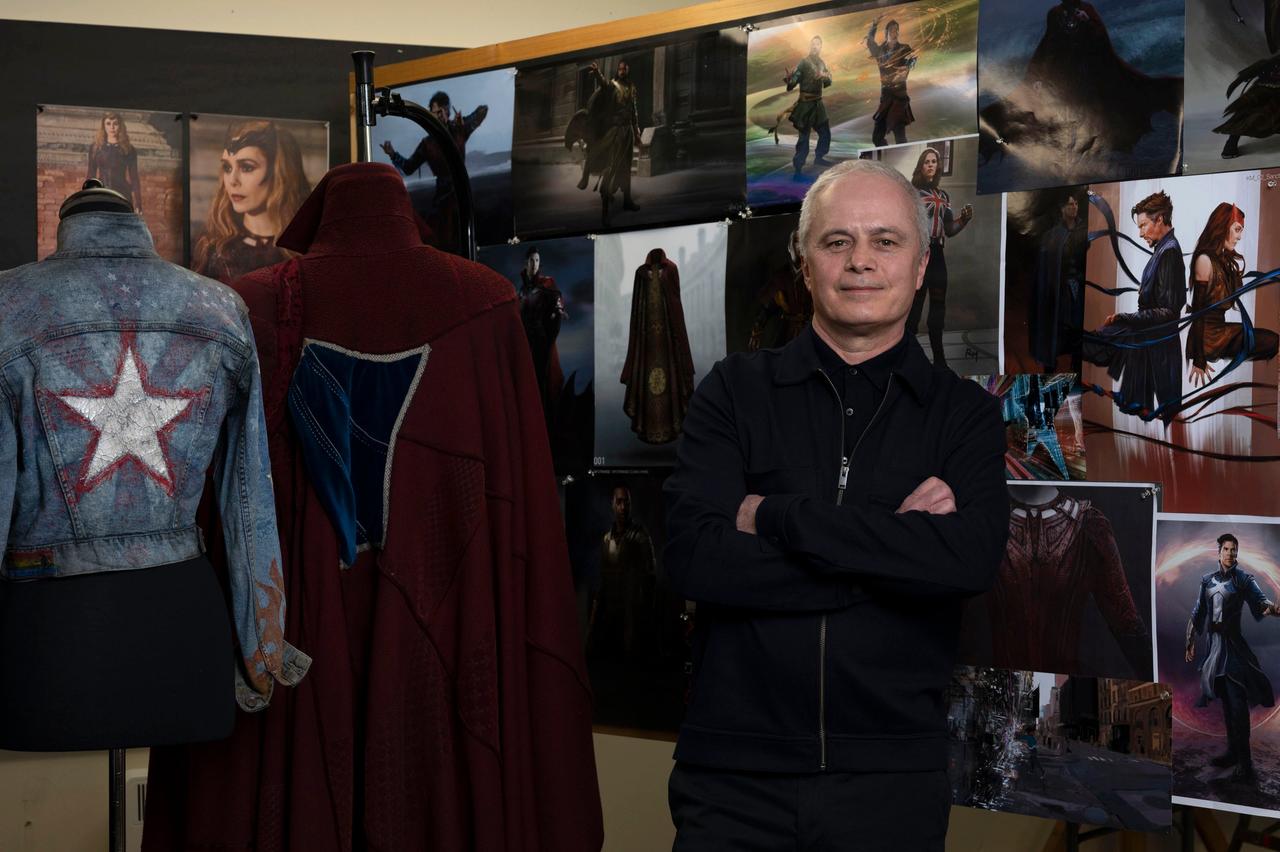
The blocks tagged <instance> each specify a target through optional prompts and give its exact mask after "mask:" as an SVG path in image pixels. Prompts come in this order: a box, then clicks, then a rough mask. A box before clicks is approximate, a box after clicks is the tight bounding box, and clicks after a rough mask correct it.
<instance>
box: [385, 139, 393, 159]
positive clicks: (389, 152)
mask: <svg viewBox="0 0 1280 852" xmlns="http://www.w3.org/2000/svg"><path fill="white" fill-rule="evenodd" d="M382 150H384V151H386V152H387V156H388V157H390V156H391V155H392V154H394V153H395V152H396V149H395V148H393V147H391V142H389V141H385V140H384V141H383V143H382Z"/></svg>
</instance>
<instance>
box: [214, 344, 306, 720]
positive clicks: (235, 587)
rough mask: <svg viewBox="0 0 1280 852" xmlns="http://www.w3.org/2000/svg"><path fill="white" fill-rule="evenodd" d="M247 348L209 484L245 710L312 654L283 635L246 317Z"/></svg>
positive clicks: (258, 705) (258, 388)
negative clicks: (219, 529)
mask: <svg viewBox="0 0 1280 852" xmlns="http://www.w3.org/2000/svg"><path fill="white" fill-rule="evenodd" d="M244 332H245V335H246V336H247V339H248V340H249V352H248V354H247V355H246V356H245V359H244V363H243V365H242V366H241V368H240V372H239V377H238V381H237V384H236V391H235V401H234V403H233V404H232V406H231V408H230V409H229V410H228V411H227V416H226V419H225V420H224V422H223V425H222V435H221V441H220V445H219V451H218V453H217V454H216V456H215V459H214V469H213V476H214V485H215V487H216V489H217V500H218V511H219V513H220V514H221V516H222V529H223V536H224V538H225V540H226V547H227V573H228V576H229V578H230V585H231V608H232V618H233V622H234V624H235V630H236V636H237V638H238V640H239V644H240V664H239V665H237V667H236V702H237V703H238V704H239V705H240V707H241V708H242V709H244V710H247V711H250V712H252V711H256V710H262V709H263V708H265V707H266V706H267V703H268V702H269V701H270V700H271V691H272V686H273V680H274V681H279V682H280V683H283V684H286V685H293V684H295V683H297V682H298V681H299V680H301V679H302V676H303V675H304V674H306V672H307V668H308V667H309V666H310V665H311V658H310V657H308V656H307V655H306V654H304V653H302V652H301V651H299V650H298V649H297V648H294V647H293V646H292V645H290V644H289V643H288V642H286V641H285V640H284V625H285V600H284V576H283V572H282V570H281V565H280V559H281V557H280V539H279V534H278V532H277V530H276V514H275V498H274V495H273V491H272V486H271V473H270V471H271V461H270V458H269V456H268V454H267V426H266V418H265V416H264V415H263V410H262V377H261V375H260V373H259V369H258V355H257V350H256V348H254V346H253V332H252V331H251V330H250V329H249V324H248V321H247V320H245V322H244Z"/></svg>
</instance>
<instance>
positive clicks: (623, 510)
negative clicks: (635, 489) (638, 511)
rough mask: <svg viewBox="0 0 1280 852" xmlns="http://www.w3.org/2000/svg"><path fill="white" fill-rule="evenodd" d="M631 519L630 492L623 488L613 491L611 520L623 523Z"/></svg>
mask: <svg viewBox="0 0 1280 852" xmlns="http://www.w3.org/2000/svg"><path fill="white" fill-rule="evenodd" d="M630 517H631V492H630V491H628V490H627V489H625V488H615V489H613V519H614V520H615V521H617V522H618V523H625V522H626V520H627V519H628V518H630Z"/></svg>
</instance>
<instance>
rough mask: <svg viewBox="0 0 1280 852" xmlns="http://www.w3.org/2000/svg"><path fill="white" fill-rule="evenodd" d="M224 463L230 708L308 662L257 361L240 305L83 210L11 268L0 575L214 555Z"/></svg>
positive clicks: (118, 216)
mask: <svg viewBox="0 0 1280 852" xmlns="http://www.w3.org/2000/svg"><path fill="white" fill-rule="evenodd" d="M210 465H212V466H213V474H214V482H215V485H216V492H217V501H218V509H219V511H220V513H221V517H222V526H223V531H224V536H225V538H226V545H227V559H228V569H229V571H228V573H229V575H230V586H231V607H232V617H233V620H234V624H235V629H236V635H237V638H238V640H239V645H240V657H241V658H242V661H243V667H242V666H240V665H237V666H236V667H235V668H236V680H235V683H236V701H237V702H238V703H239V704H240V706H241V707H242V708H244V709H245V710H260V709H262V708H264V707H266V706H267V702H268V701H269V699H270V696H271V690H272V684H273V681H279V682H281V683H285V684H293V683H296V682H297V681H298V680H299V679H301V677H302V676H303V674H305V673H306V670H307V667H308V666H309V665H310V663H311V660H310V658H309V657H307V656H306V655H305V654H303V653H302V652H300V651H298V650H297V649H295V648H293V647H292V646H290V645H289V644H288V643H287V642H285V641H284V617H285V601H284V584H283V578H282V576H281V569H280V542H279V539H278V537H277V533H276V519H275V508H274V501H273V497H272V488H271V477H270V469H271V468H270V462H269V460H268V457H267V439H266V425H265V421H264V418H263V413H262V388H261V379H260V378H259V375H258V358H257V353H256V351H255V349H254V343H253V334H252V332H251V331H250V326H249V319H248V315H247V312H246V310H245V307H244V303H243V302H242V301H241V300H240V298H239V297H238V296H237V295H236V294H235V293H234V292H232V291H231V290H230V289H229V288H227V287H224V286H222V285H221V284H218V283H217V282H214V281H211V280H209V279H207V278H202V277H201V276H199V275H196V274H195V273H193V272H189V271H188V270H185V269H182V268H180V267H178V266H174V265H173V264H171V263H168V262H166V261H164V260H162V259H161V258H160V257H159V256H158V255H157V254H156V252H155V248H154V246H153V243H152V241H151V234H150V233H149V232H148V231H147V228H146V225H144V224H143V222H142V219H141V218H140V217H138V216H137V215H134V214H132V213H108V212H88V213H79V214H76V215H74V216H71V217H69V218H67V219H65V220H64V221H63V222H62V223H61V224H60V225H59V226H58V250H57V251H56V252H55V253H54V254H52V255H50V256H49V257H48V258H46V259H45V260H43V261H40V262H39V263H32V264H27V265H26V266H21V267H18V268H16V269H12V270H9V271H7V272H3V273H0V544H2V545H3V546H4V558H3V563H0V575H3V577H4V578H5V579H6V580H9V581H21V580H37V579H39V580H44V579H52V578H58V577H70V576H75V575H78V574H92V573H98V572H105V571H125V570H130V569H135V568H150V567H154V566H159V565H167V564H171V563H175V562H180V561H183V560H186V559H191V558H192V557H195V556H198V555H199V554H200V553H201V552H202V551H203V543H202V539H201V534H200V531H199V529H198V528H197V527H196V523H195V514H196V507H197V505H198V504H199V502H200V498H201V494H202V492H203V489H204V479H205V471H206V469H208V468H209V467H210Z"/></svg>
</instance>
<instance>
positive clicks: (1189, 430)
mask: <svg viewBox="0 0 1280 852" xmlns="http://www.w3.org/2000/svg"><path fill="white" fill-rule="evenodd" d="M1277 178H1280V172H1268V171H1248V172H1232V173H1228V174H1220V175H1205V176H1191V177H1180V178H1164V179H1160V180H1145V181H1131V182H1127V183H1119V184H1114V183H1113V184H1094V185H1091V186H1090V187H1089V189H1090V192H1089V195H1088V202H1089V213H1088V216H1089V225H1088V228H1089V231H1090V233H1091V234H1093V235H1095V237H1096V238H1095V239H1093V240H1092V242H1090V244H1089V248H1088V257H1087V263H1086V279H1087V280H1086V298H1085V312H1084V329H1085V330H1084V334H1083V337H1084V340H1083V347H1082V350H1083V351H1082V357H1083V361H1084V366H1083V375H1082V380H1083V382H1084V385H1085V388H1086V393H1085V397H1084V420H1085V429H1086V439H1085V440H1086V453H1087V454H1088V458H1089V476H1090V478H1095V479H1106V480H1128V481H1145V482H1157V483H1163V484H1164V485H1165V488H1164V492H1163V497H1164V501H1165V502H1164V504H1163V507H1164V508H1165V509H1166V510H1168V511H1179V512H1214V513H1220V512H1230V513H1239V514H1269V513H1277V514H1280V490H1277V489H1276V488H1274V487H1273V485H1274V481H1275V476H1276V470H1275V464H1276V459H1277V458H1280V438H1277V432H1276V411H1275V405H1276V368H1277V363H1276V350H1277V344H1278V342H1280V338H1278V337H1277V334H1276V329H1277V327H1280V284H1276V283H1273V281H1274V279H1272V278H1269V277H1268V276H1265V275H1261V276H1260V275H1257V274H1256V273H1257V272H1266V271H1268V270H1273V269H1276V268H1277V267H1280V193H1277V192H1276V191H1274V190H1271V189H1268V188H1267V183H1268V181H1271V180H1274V179H1277ZM1166 217H1167V218H1166ZM1112 231H1114V234H1115V236H1114V238H1112V237H1111V235H1110V234H1111V232H1112Z"/></svg>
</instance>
